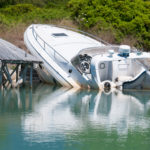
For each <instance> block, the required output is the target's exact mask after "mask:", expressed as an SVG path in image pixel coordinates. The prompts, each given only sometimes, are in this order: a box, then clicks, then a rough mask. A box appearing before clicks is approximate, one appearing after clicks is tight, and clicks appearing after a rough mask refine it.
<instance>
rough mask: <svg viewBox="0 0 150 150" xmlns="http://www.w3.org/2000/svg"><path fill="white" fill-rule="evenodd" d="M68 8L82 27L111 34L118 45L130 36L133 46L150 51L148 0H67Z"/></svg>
mask: <svg viewBox="0 0 150 150" xmlns="http://www.w3.org/2000/svg"><path fill="white" fill-rule="evenodd" d="M68 6H69V8H70V10H71V12H72V14H71V15H72V17H73V18H74V20H76V21H77V22H78V23H79V24H80V26H82V27H83V28H91V27H94V26H95V27H96V30H97V31H101V30H103V31H113V33H114V37H115V41H116V42H118V43H120V42H121V41H122V40H123V39H124V38H128V37H131V36H132V37H134V38H135V39H136V40H137V42H136V46H141V47H143V48H145V50H148V49H149V50H150V1H149V0H147V1H146V0H145V1H144V0H92V1H91V0H70V2H69V5H68Z"/></svg>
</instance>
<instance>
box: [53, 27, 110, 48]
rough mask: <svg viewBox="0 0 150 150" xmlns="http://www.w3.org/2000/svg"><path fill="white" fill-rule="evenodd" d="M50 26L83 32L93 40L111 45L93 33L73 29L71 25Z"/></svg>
mask: <svg viewBox="0 0 150 150" xmlns="http://www.w3.org/2000/svg"><path fill="white" fill-rule="evenodd" d="M50 26H54V27H59V28H64V29H67V30H71V31H75V32H78V33H81V34H83V35H85V36H88V37H91V38H93V39H95V40H97V41H99V42H101V43H103V44H105V45H111V44H110V43H108V42H106V41H104V40H102V39H101V38H99V37H98V36H96V35H93V34H91V33H88V32H85V31H82V30H79V29H75V28H71V27H67V26H60V25H59V26H57V25H50Z"/></svg>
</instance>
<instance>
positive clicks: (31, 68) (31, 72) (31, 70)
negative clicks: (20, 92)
mask: <svg viewBox="0 0 150 150" xmlns="http://www.w3.org/2000/svg"><path fill="white" fill-rule="evenodd" d="M32 77H33V64H31V66H30V87H32Z"/></svg>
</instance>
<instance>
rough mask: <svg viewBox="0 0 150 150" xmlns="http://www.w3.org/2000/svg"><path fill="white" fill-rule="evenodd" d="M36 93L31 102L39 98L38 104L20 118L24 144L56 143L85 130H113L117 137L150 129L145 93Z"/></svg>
mask: <svg viewBox="0 0 150 150" xmlns="http://www.w3.org/2000/svg"><path fill="white" fill-rule="evenodd" d="M35 93H36V97H33V99H35V98H38V103H35V104H34V106H33V111H32V112H31V113H28V114H25V115H23V116H22V129H23V131H24V133H25V134H26V140H32V141H36V142H47V141H52V140H56V139H57V140H58V139H59V138H62V136H65V135H68V134H73V133H74V132H77V133H78V132H82V131H83V130H85V129H86V128H87V127H90V128H93V129H102V130H105V131H106V132H111V131H114V130H115V131H117V133H118V135H127V134H128V130H132V131H134V130H137V128H138V129H142V130H144V129H147V128H150V118H149V117H148V116H149V115H150V93H149V92H147V91H142V92H135V91H134V92H121V91H114V92H112V93H109V94H106V93H104V92H97V91H77V90H75V89H64V88H59V89H57V90H54V91H53V92H49V93H46V94H45V93H42V92H39V90H38V91H37V92H36V91H35ZM39 135H40V136H39ZM60 135H61V136H60ZM50 137H51V138H50Z"/></svg>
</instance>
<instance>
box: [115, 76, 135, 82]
mask: <svg viewBox="0 0 150 150" xmlns="http://www.w3.org/2000/svg"><path fill="white" fill-rule="evenodd" d="M132 79H133V77H132V76H119V77H117V81H118V82H124V81H130V80H132Z"/></svg>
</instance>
